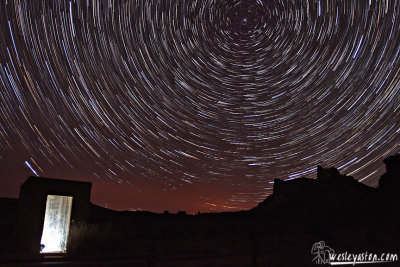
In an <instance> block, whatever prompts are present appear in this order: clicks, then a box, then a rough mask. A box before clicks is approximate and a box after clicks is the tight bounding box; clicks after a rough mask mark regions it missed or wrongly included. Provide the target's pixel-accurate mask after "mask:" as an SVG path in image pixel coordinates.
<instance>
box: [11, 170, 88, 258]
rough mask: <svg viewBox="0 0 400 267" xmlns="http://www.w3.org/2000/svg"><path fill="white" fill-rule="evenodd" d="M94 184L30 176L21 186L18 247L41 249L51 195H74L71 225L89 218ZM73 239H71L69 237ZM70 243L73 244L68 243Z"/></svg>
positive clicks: (17, 228)
mask: <svg viewBox="0 0 400 267" xmlns="http://www.w3.org/2000/svg"><path fill="white" fill-rule="evenodd" d="M91 187H92V184H91V183H89V182H78V181H70V180H61V179H51V178H43V177H29V178H28V179H27V180H26V181H25V182H24V183H23V184H22V185H21V188H20V196H19V207H18V218H17V225H16V226H17V227H16V234H15V236H16V237H17V238H16V240H15V246H16V250H17V251H20V252H25V253H39V251H40V239H41V235H42V231H43V223H44V215H45V210H46V200H47V195H61V196H72V197H73V200H72V211H71V228H72V227H73V225H74V224H79V223H82V222H86V221H87V219H88V213H89V204H90V191H91ZM69 242H71V241H70V240H69ZM68 246H70V244H68Z"/></svg>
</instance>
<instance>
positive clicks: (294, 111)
mask: <svg viewBox="0 0 400 267" xmlns="http://www.w3.org/2000/svg"><path fill="white" fill-rule="evenodd" d="M0 3H1V6H0V27H1V30H0V140H1V141H0V167H1V170H0V172H1V174H0V176H1V179H0V187H1V188H2V189H1V190H0V194H1V195H3V196H8V195H10V194H16V193H15V192H17V191H16V190H18V186H19V185H20V184H21V183H22V181H23V180H24V179H25V178H26V177H27V176H29V175H34V176H45V177H54V178H67V179H78V180H85V181H91V182H93V184H94V191H93V197H92V199H93V200H94V202H95V203H100V204H101V205H107V206H108V207H111V208H115V209H131V210H141V209H147V210H151V211H162V210H164V209H170V210H177V209H186V210H188V211H193V212H194V211H197V210H201V211H212V210H215V211H222V210H239V209H248V208H251V207H254V206H255V205H256V204H257V203H259V202H260V201H262V200H263V199H264V198H265V197H266V196H267V195H269V194H271V193H272V187H273V180H274V179H275V178H280V179H285V180H287V179H296V178H299V177H302V176H306V177H311V178H312V177H315V176H316V166H317V165H318V164H320V165H323V166H326V167H330V166H335V167H337V168H338V169H339V170H340V171H341V172H344V173H346V174H348V175H352V176H354V177H355V178H356V179H357V180H359V181H362V182H363V183H365V184H367V185H371V186H376V185H377V182H378V179H379V177H380V175H382V174H383V173H384V171H385V169H384V165H383V163H382V159H383V158H385V157H387V156H388V155H392V154H395V153H399V152H400V137H399V134H400V59H399V52H400V31H399V29H400V1H397V0H396V1H392V0H390V1H389V0H369V1H361V0H356V1H354V0H348V1H346V0H342V1H334V0H332V1H325V0H275V1H271V0H268V1H267V0H252V1H250V0H229V1H228V0H202V1H200V0H181V1H178V0H149V1H145V0H132V1H129V0H126V1H84V0H81V1H79V0H76V1H18V0H14V1H6V0H1V1H0ZM11 188H13V189H11ZM15 188H17V189H15ZM13 190H14V191H13Z"/></svg>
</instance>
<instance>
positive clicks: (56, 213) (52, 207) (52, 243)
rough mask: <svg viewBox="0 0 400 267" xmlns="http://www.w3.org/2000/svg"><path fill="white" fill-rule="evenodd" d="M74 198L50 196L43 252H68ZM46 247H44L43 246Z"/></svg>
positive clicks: (47, 206)
mask: <svg viewBox="0 0 400 267" xmlns="http://www.w3.org/2000/svg"><path fill="white" fill-rule="evenodd" d="M71 208H72V197H68V196H55V195H48V196H47V202H46V213H45V216H44V224H43V233H42V239H41V241H40V244H41V247H42V248H41V252H42V253H48V252H64V253H65V252H67V241H68V232H69V225H70V221H71ZM43 245H44V246H43Z"/></svg>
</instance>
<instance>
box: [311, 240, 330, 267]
mask: <svg viewBox="0 0 400 267" xmlns="http://www.w3.org/2000/svg"><path fill="white" fill-rule="evenodd" d="M334 253H335V251H334V250H333V249H332V248H330V247H328V246H327V245H325V242H324V241H319V242H317V243H315V244H314V245H313V246H312V248H311V254H315V255H316V256H315V257H314V259H313V261H314V262H315V263H317V264H329V263H330V255H331V254H334Z"/></svg>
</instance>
